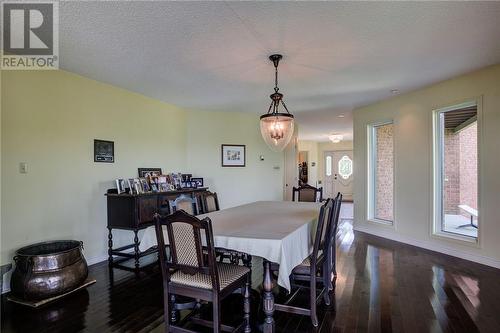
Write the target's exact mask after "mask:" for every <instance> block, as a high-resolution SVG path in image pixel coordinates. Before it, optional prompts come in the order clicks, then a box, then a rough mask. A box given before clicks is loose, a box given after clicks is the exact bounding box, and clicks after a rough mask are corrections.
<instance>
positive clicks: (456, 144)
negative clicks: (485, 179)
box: [443, 123, 478, 217]
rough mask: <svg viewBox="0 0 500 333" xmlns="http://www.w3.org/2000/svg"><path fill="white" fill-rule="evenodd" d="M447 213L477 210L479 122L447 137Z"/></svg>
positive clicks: (445, 157)
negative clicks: (465, 208)
mask: <svg viewBox="0 0 500 333" xmlns="http://www.w3.org/2000/svg"><path fill="white" fill-rule="evenodd" d="M444 172H445V177H444V178H445V182H444V189H443V190H444V198H443V208H444V213H445V214H455V215H458V214H461V213H462V214H463V215H464V216H467V217H468V216H469V215H468V214H465V213H464V212H461V211H460V209H459V208H458V205H468V206H470V207H472V208H474V209H477V179H478V177H477V123H474V124H473V125H471V126H469V127H467V128H465V129H463V130H461V131H459V132H456V133H454V132H453V131H452V130H450V129H446V130H445V134H444Z"/></svg>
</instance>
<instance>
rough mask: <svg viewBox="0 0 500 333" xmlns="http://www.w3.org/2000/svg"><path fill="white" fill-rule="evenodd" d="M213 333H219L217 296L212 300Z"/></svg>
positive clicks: (219, 321)
mask: <svg viewBox="0 0 500 333" xmlns="http://www.w3.org/2000/svg"><path fill="white" fill-rule="evenodd" d="M213 324H214V327H213V332H214V333H220V332H221V327H220V325H221V320H220V301H219V296H218V295H217V296H215V297H214V299H213Z"/></svg>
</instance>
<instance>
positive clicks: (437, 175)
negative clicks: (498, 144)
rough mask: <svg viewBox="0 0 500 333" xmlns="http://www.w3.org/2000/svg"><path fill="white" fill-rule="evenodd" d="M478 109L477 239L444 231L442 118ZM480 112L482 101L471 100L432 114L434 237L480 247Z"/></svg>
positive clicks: (434, 111)
mask: <svg viewBox="0 0 500 333" xmlns="http://www.w3.org/2000/svg"><path fill="white" fill-rule="evenodd" d="M472 106H476V107H477V131H478V133H477V150H478V155H477V156H478V161H477V173H478V174H477V184H478V192H477V195H478V198H477V199H478V212H479V214H478V215H479V216H478V219H477V221H478V229H477V237H473V236H467V235H460V234H458V233H453V232H449V231H444V230H443V221H444V210H443V175H444V163H443V162H444V156H443V154H442V153H443V151H444V141H443V137H442V133H443V129H442V128H441V120H440V117H441V115H442V114H443V113H446V112H449V111H454V110H457V109H462V108H467V107H472ZM480 110H481V103H480V100H469V101H466V102H463V103H460V104H455V105H451V106H447V107H443V108H439V109H436V110H433V113H432V169H433V170H432V171H433V177H432V207H433V209H432V219H431V221H432V225H431V230H432V234H431V235H432V236H434V237H438V238H448V239H452V240H457V241H461V242H465V243H472V244H477V245H479V237H480V236H479V235H480V230H481V223H480V219H481V215H482V214H481V210H480V207H481V204H480V193H481V191H480V189H481V185H480V179H481V178H480V173H481V172H480V164H479V161H480V156H481V152H480V147H481V133H482V131H481V126H480V124H481V123H480Z"/></svg>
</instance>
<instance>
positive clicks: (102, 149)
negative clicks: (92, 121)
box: [94, 139, 115, 163]
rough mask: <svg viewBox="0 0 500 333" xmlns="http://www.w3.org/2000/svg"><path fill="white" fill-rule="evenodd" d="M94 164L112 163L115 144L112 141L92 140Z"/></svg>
mask: <svg viewBox="0 0 500 333" xmlns="http://www.w3.org/2000/svg"><path fill="white" fill-rule="evenodd" d="M94 162H104V163H114V162H115V143H114V142H113V141H105V140H97V139H95V140H94Z"/></svg>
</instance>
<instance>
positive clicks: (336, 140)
mask: <svg viewBox="0 0 500 333" xmlns="http://www.w3.org/2000/svg"><path fill="white" fill-rule="evenodd" d="M328 139H330V141H331V142H333V143H339V142H340V141H342V139H344V136H343V135H342V134H332V135H330V136H329V137H328Z"/></svg>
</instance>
